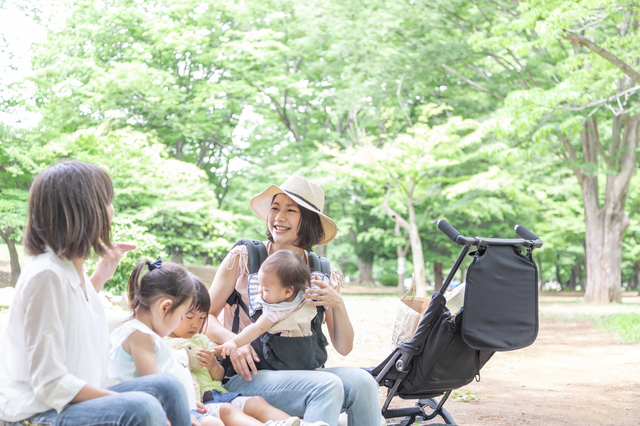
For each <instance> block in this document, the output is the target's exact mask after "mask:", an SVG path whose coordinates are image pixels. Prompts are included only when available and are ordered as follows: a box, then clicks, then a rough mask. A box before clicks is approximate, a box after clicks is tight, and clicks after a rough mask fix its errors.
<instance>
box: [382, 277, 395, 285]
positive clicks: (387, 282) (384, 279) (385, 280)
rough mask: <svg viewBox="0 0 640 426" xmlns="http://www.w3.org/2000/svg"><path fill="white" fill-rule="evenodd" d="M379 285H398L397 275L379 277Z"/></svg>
mask: <svg viewBox="0 0 640 426" xmlns="http://www.w3.org/2000/svg"><path fill="white" fill-rule="evenodd" d="M380 285H383V286H385V287H395V286H397V285H398V277H397V276H395V277H382V278H380Z"/></svg>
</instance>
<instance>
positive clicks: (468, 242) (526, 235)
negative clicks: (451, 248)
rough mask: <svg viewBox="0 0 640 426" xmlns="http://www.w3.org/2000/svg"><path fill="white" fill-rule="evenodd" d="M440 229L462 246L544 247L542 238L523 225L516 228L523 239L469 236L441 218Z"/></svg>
mask: <svg viewBox="0 0 640 426" xmlns="http://www.w3.org/2000/svg"><path fill="white" fill-rule="evenodd" d="M438 229H440V230H441V231H442V232H443V233H444V234H445V235H446V236H447V237H449V238H450V239H451V241H453V242H454V243H456V244H458V245H460V246H473V245H475V246H477V245H479V244H482V245H485V244H488V245H497V246H504V245H513V246H525V247H533V248H540V247H542V240H540V238H538V237H536V236H535V235H534V234H533V232H531V231H529V230H528V229H527V228H525V227H524V226H521V225H516V227H515V230H516V233H517V234H518V236H520V237H522V238H523V239H522V240H517V239H515V240H514V239H503V238H482V237H476V238H469V237H465V236H464V235H462V234H460V232H459V231H458V230H457V229H456V228H454V227H453V226H451V225H450V224H449V222H447V221H446V220H444V219H440V220H439V221H438Z"/></svg>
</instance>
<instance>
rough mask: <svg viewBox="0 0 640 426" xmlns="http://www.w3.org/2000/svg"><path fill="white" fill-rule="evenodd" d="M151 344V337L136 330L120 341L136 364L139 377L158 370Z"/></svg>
mask: <svg viewBox="0 0 640 426" xmlns="http://www.w3.org/2000/svg"><path fill="white" fill-rule="evenodd" d="M153 346H154V344H153V337H151V336H150V335H148V334H146V333H143V332H141V331H137V330H136V331H134V332H133V333H131V335H130V336H129V337H127V340H125V341H124V343H122V347H123V349H124V350H125V352H127V353H128V354H130V355H131V357H132V358H133V363H134V364H135V365H136V370H137V371H138V376H140V377H142V376H146V375H149V374H155V373H157V372H158V366H157V365H156V354H155V352H154V351H153Z"/></svg>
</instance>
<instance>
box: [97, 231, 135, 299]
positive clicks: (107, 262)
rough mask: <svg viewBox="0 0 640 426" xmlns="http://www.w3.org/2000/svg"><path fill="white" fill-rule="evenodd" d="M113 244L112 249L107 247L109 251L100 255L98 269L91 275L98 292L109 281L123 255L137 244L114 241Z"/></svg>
mask: <svg viewBox="0 0 640 426" xmlns="http://www.w3.org/2000/svg"><path fill="white" fill-rule="evenodd" d="M111 246H112V248H111V249H109V248H108V247H105V249H106V250H107V251H106V253H105V254H104V255H102V256H100V259H98V264H97V265H96V270H95V271H94V272H93V274H92V275H91V283H92V284H93V287H94V288H95V289H96V292H100V290H102V287H103V286H104V284H105V283H106V282H107V281H109V279H111V277H112V276H113V274H114V273H115V272H116V268H117V267H118V263H120V258H121V257H122V255H124V254H125V253H126V252H128V251H129V250H133V249H135V248H136V246H135V245H133V244H130V243H113V244H112V245H111Z"/></svg>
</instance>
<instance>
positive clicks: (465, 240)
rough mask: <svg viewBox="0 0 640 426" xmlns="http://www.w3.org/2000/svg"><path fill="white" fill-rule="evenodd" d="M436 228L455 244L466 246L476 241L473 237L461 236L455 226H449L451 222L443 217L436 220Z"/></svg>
mask: <svg viewBox="0 0 640 426" xmlns="http://www.w3.org/2000/svg"><path fill="white" fill-rule="evenodd" d="M438 229H439V230H441V231H442V232H443V233H444V234H445V235H446V236H447V237H449V238H450V239H451V241H453V242H454V243H456V244H460V245H464V246H467V245H471V244H474V243H475V242H476V240H475V238H469V237H465V236H463V235H462V234H461V233H460V232H459V231H458V230H457V229H456V228H454V227H453V226H451V224H449V222H447V221H446V220H444V219H440V220H439V221H438Z"/></svg>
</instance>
